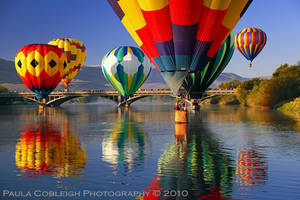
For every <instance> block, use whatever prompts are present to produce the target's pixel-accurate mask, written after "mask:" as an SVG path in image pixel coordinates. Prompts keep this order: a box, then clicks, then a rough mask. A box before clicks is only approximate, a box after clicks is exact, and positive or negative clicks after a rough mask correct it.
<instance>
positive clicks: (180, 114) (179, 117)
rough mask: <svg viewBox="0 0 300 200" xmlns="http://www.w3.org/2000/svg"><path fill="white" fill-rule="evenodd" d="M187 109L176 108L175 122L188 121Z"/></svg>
mask: <svg viewBox="0 0 300 200" xmlns="http://www.w3.org/2000/svg"><path fill="white" fill-rule="evenodd" d="M187 122H188V121H187V111H186V110H175V123H177V124H180V123H187Z"/></svg>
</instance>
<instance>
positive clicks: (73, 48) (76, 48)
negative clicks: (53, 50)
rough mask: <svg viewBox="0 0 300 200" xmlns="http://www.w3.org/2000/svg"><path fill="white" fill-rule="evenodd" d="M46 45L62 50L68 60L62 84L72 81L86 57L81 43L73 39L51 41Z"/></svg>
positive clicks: (66, 84)
mask: <svg viewBox="0 0 300 200" xmlns="http://www.w3.org/2000/svg"><path fill="white" fill-rule="evenodd" d="M48 44H51V45H54V46H57V47H58V48H60V49H62V50H63V51H64V52H65V54H66V55H67V58H68V71H67V72H66V74H65V76H64V77H63V80H62V82H63V84H64V85H65V86H66V87H68V84H69V83H70V82H71V81H72V80H73V78H74V77H75V76H76V74H77V73H78V72H79V71H80V69H81V67H82V65H83V63H84V61H85V57H86V48H85V46H84V44H83V43H82V42H80V41H79V40H76V39H73V38H57V39H53V40H51V41H50V42H49V43H48Z"/></svg>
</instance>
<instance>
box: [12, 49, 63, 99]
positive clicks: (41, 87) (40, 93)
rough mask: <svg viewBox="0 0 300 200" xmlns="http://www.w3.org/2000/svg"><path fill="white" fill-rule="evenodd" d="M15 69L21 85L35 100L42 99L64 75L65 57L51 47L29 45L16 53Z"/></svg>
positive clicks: (61, 52) (58, 50)
mask: <svg viewBox="0 0 300 200" xmlns="http://www.w3.org/2000/svg"><path fill="white" fill-rule="evenodd" d="M15 67H16V70H17V72H18V75H19V76H20V78H21V79H22V81H23V83H24V84H25V85H26V86H27V87H28V88H29V89H30V90H32V91H33V92H34V94H35V96H36V98H37V99H42V98H46V97H47V96H48V95H49V94H50V92H52V90H54V89H55V88H56V86H57V85H58V84H59V82H60V81H61V79H62V77H63V76H64V74H65V73H66V70H67V56H66V55H65V53H64V52H63V51H62V50H61V49H59V48H58V47H55V46H52V45H48V44H30V45H26V46H24V47H22V48H21V49H20V50H19V51H18V53H17V55H16V57H15Z"/></svg>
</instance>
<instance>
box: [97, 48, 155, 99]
mask: <svg viewBox="0 0 300 200" xmlns="http://www.w3.org/2000/svg"><path fill="white" fill-rule="evenodd" d="M150 71H151V62H150V61H149V59H147V57H146V56H145V55H144V53H143V52H142V51H141V50H140V49H138V48H136V47H130V46H122V47H119V48H115V49H113V50H111V51H110V52H108V53H107V54H106V55H105V56H104V58H103V59H102V72H103V74H104V76H105V78H106V79H107V80H108V82H110V84H111V85H112V86H113V87H114V88H115V89H116V90H117V91H118V92H119V93H120V94H121V95H122V96H123V97H124V98H125V99H126V98H128V97H130V96H132V95H133V94H134V93H135V92H136V91H137V90H138V89H139V88H140V87H141V85H142V84H143V83H144V82H145V80H146V79H147V78H148V76H149V74H150Z"/></svg>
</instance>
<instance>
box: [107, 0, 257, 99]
mask: <svg viewBox="0 0 300 200" xmlns="http://www.w3.org/2000/svg"><path fill="white" fill-rule="evenodd" d="M108 2H109V3H110V5H111V6H112V8H113V10H114V11H115V13H116V14H117V15H118V17H119V18H120V20H121V21H122V23H123V24H124V26H125V27H126V29H127V30H128V32H129V33H130V34H131V36H132V37H133V39H134V40H135V41H136V43H137V44H138V45H139V46H140V48H141V49H142V50H143V51H144V53H145V54H146V55H147V56H148V57H149V58H150V60H151V61H152V62H153V63H154V64H155V65H156V67H157V68H158V70H159V71H161V74H162V76H163V78H164V79H165V81H166V82H167V84H168V85H169V87H170V88H171V89H172V90H173V92H174V94H177V92H178V90H179V88H180V86H181V85H182V82H183V80H184V79H185V76H186V75H187V73H188V72H189V71H191V72H196V71H203V70H204V69H205V66H206V64H207V63H208V62H209V60H210V59H211V58H213V57H214V55H215V54H216V52H217V51H218V49H219V48H220V46H221V45H222V43H223V41H224V40H225V39H226V37H227V36H228V35H229V33H230V32H231V31H232V29H233V28H234V27H235V25H236V23H237V22H238V21H239V19H240V17H241V16H242V15H243V14H244V12H245V11H246V10H247V8H248V6H249V5H250V4H251V2H252V0H203V1H195V0H185V1H182V0H161V1H149V0H108Z"/></svg>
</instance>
